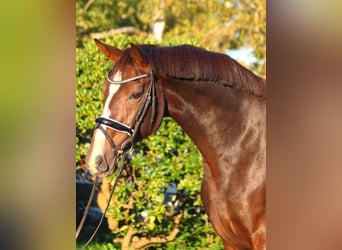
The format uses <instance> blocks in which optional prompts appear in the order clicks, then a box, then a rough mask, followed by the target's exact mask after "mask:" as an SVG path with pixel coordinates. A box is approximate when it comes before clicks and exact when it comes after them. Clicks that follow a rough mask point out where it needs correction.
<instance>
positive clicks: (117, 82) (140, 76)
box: [107, 71, 152, 84]
mask: <svg viewBox="0 0 342 250" xmlns="http://www.w3.org/2000/svg"><path fill="white" fill-rule="evenodd" d="M111 73H112V71H109V72H108V74H107V81H108V82H110V83H111V84H123V83H127V82H131V81H135V80H138V79H141V78H145V77H149V76H152V74H151V73H149V74H143V75H139V76H134V77H131V78H128V79H125V80H122V81H113V80H111V79H110V78H109V75H110V74H111Z"/></svg>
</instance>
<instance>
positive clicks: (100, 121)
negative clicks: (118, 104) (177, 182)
mask: <svg viewBox="0 0 342 250" xmlns="http://www.w3.org/2000/svg"><path fill="white" fill-rule="evenodd" d="M111 73H112V71H109V72H108V74H107V81H108V82H109V83H110V84H116V85H121V84H125V83H129V82H132V81H136V80H139V79H142V78H146V77H151V82H150V85H149V87H148V90H147V95H145V99H144V100H143V104H142V105H141V106H140V108H139V110H138V112H137V114H136V116H135V118H134V120H133V123H132V125H131V126H128V125H125V124H123V123H121V122H119V121H117V120H114V119H111V118H108V117H103V116H100V117H97V118H96V126H95V129H99V130H101V131H102V133H103V134H104V136H105V137H106V140H107V141H108V142H109V144H110V146H111V149H112V151H113V153H114V154H117V157H115V159H116V161H117V159H118V157H119V156H121V166H120V168H119V171H118V175H117V177H116V179H115V181H114V184H113V187H112V190H111V192H110V195H109V198H108V203H107V206H106V208H105V210H104V212H103V214H102V217H101V219H100V221H99V223H98V225H97V227H96V229H95V231H94V232H93V234H92V235H91V237H90V239H89V240H88V241H87V243H85V244H84V245H83V246H82V248H81V249H84V248H85V247H86V246H87V245H89V243H90V242H91V241H92V239H93V238H94V236H95V234H96V233H97V231H98V229H99V228H100V225H101V224H102V221H103V219H104V216H105V214H106V212H107V210H108V207H109V204H110V201H111V198H112V195H113V193H114V190H115V187H116V185H117V183H118V180H119V178H120V177H121V176H122V172H123V169H124V168H125V160H126V157H127V153H128V151H129V150H130V149H131V148H132V147H133V144H134V142H135V140H136V139H137V136H138V133H139V130H140V127H141V124H142V123H143V121H144V119H145V116H146V114H147V111H148V107H149V106H150V104H151V105H152V113H151V120H150V127H149V132H151V131H152V128H153V124H154V121H155V116H156V113H157V96H156V86H155V85H156V76H155V74H154V73H153V71H151V72H150V73H148V74H142V75H138V76H135V77H131V78H128V79H125V80H122V81H113V80H111V79H110V75H111ZM104 127H107V128H110V129H112V130H115V131H118V132H121V133H125V134H127V135H128V136H129V137H128V139H127V140H126V141H124V142H122V143H121V146H120V148H118V147H117V145H116V144H115V143H114V141H113V140H112V138H111V137H110V136H109V134H108V133H107V131H106V129H105V128H104ZM113 165H114V166H115V165H116V162H114V164H113ZM113 168H114V167H113ZM113 171H114V170H113ZM95 186H96V182H95V181H94V183H93V187H92V191H91V194H90V197H89V200H88V204H87V206H86V209H85V212H84V214H83V217H82V219H81V222H80V224H79V226H78V228H77V231H76V239H77V238H78V236H79V234H80V232H81V230H82V227H83V224H84V222H85V219H86V217H87V214H88V211H89V208H90V204H91V201H92V199H93V197H94V193H95Z"/></svg>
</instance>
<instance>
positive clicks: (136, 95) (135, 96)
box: [129, 91, 144, 99]
mask: <svg viewBox="0 0 342 250" xmlns="http://www.w3.org/2000/svg"><path fill="white" fill-rule="evenodd" d="M143 94H144V92H142V91H139V92H134V93H133V94H131V95H130V96H129V99H138V98H140V97H141V96H142V95H143Z"/></svg>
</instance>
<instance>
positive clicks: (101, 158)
mask: <svg viewBox="0 0 342 250" xmlns="http://www.w3.org/2000/svg"><path fill="white" fill-rule="evenodd" d="M86 165H87V169H88V170H89V172H90V174H91V175H92V176H96V177H106V176H110V175H112V174H113V173H114V171H115V169H116V166H117V154H115V155H113V156H112V157H110V158H109V159H107V158H106V156H105V155H97V156H95V158H93V159H86Z"/></svg>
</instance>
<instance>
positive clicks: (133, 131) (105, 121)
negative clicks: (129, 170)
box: [95, 71, 157, 153]
mask: <svg viewBox="0 0 342 250" xmlns="http://www.w3.org/2000/svg"><path fill="white" fill-rule="evenodd" d="M111 72H112V71H109V72H108V74H107V81H108V82H109V83H110V84H116V85H121V84H125V83H129V82H132V81H136V80H138V79H142V78H146V77H151V82H150V85H149V88H148V95H146V97H145V100H144V102H143V104H142V105H141V107H140V109H139V110H138V112H137V114H136V116H135V118H134V120H133V123H132V125H131V126H128V125H125V124H123V123H121V122H119V121H117V120H114V119H111V118H107V117H103V116H100V117H98V118H96V127H95V128H96V129H100V130H101V131H102V133H103V134H104V135H105V137H106V139H107V141H108V142H109V144H110V145H111V148H112V151H114V152H118V153H123V152H125V151H127V150H128V149H130V148H131V147H132V146H133V143H134V141H135V139H136V137H137V135H138V131H139V129H140V126H141V123H142V122H143V121H144V118H145V116H146V113H147V110H148V107H149V106H150V104H151V103H152V115H151V121H150V128H149V131H150V132H151V130H152V126H153V123H154V120H155V115H156V111H157V110H156V109H157V106H156V104H157V97H156V87H155V75H154V73H153V72H152V71H151V73H149V74H142V75H138V76H135V77H131V78H128V79H125V80H122V81H113V80H111V79H110V77H109V76H110V74H111ZM104 127H107V128H110V129H112V130H115V131H118V132H121V133H125V134H127V135H129V139H128V140H127V141H124V142H123V143H122V144H121V148H120V149H118V147H117V146H116V145H115V143H114V141H113V140H112V138H111V137H110V136H109V135H108V133H107V131H106V129H105V128H104Z"/></svg>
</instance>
